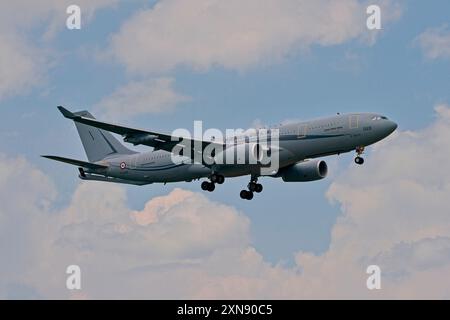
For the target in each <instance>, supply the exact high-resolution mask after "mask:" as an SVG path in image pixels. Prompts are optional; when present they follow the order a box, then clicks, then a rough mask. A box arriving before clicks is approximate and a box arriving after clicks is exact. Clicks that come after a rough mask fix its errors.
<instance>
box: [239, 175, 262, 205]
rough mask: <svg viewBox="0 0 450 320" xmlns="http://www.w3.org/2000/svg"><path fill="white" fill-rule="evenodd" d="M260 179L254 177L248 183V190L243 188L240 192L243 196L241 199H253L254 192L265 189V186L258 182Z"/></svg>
mask: <svg viewBox="0 0 450 320" xmlns="http://www.w3.org/2000/svg"><path fill="white" fill-rule="evenodd" d="M257 182H258V179H256V178H254V179H253V178H252V180H251V181H250V182H249V184H248V186H247V187H248V190H242V191H241V193H240V194H239V195H240V196H241V199H245V200H252V199H253V193H254V192H256V193H260V192H261V191H263V186H262V184H260V183H257Z"/></svg>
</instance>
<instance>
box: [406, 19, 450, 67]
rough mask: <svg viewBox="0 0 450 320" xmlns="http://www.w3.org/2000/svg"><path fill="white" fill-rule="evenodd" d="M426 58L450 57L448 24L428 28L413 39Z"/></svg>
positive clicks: (449, 30)
mask: <svg viewBox="0 0 450 320" xmlns="http://www.w3.org/2000/svg"><path fill="white" fill-rule="evenodd" d="M414 42H415V43H416V44H418V45H419V46H420V48H421V49H422V51H423V53H424V54H425V56H426V57H427V58H428V59H438V58H450V29H449V28H448V26H442V27H439V28H432V29H428V30H426V31H425V32H423V33H421V34H420V35H419V36H418V37H417V38H416V39H415V41H414Z"/></svg>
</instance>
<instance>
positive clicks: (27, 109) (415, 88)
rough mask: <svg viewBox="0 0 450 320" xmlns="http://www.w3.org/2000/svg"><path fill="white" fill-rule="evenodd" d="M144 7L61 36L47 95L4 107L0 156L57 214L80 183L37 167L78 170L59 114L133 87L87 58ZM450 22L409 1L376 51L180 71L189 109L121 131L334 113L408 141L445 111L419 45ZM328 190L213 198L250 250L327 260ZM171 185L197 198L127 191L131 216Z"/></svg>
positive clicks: (76, 150)
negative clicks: (240, 216)
mask: <svg viewBox="0 0 450 320" xmlns="http://www.w3.org/2000/svg"><path fill="white" fill-rule="evenodd" d="M142 6H143V4H142V2H139V1H135V2H133V3H129V2H127V3H121V4H119V5H118V7H117V8H113V9H104V10H102V11H100V12H98V13H97V14H96V16H95V18H94V20H93V21H92V22H91V23H90V24H89V25H87V26H86V27H84V28H83V29H82V30H80V31H69V30H64V31H62V32H61V33H60V34H58V36H57V38H56V39H55V41H54V44H53V49H54V50H55V51H57V59H56V61H55V65H54V66H52V68H51V70H50V72H49V74H48V76H47V77H48V79H47V80H46V81H45V83H44V85H42V86H38V87H36V88H33V89H31V90H30V91H29V92H28V93H26V94H24V95H20V96H16V97H12V98H9V99H6V100H4V101H2V102H1V103H0V104H1V107H2V110H3V115H2V132H3V134H4V135H5V134H6V135H7V136H8V135H11V136H10V137H8V138H7V139H2V141H1V142H0V148H1V150H2V151H3V152H7V153H9V154H21V155H25V156H26V157H27V159H29V160H30V161H31V162H33V163H36V165H37V166H39V167H40V168H42V170H44V172H46V173H47V174H48V175H49V176H51V177H52V178H53V179H54V180H55V181H56V183H57V186H58V188H59V189H60V190H62V192H61V194H60V198H61V199H59V201H60V203H65V202H67V201H68V200H69V198H70V195H71V194H72V192H73V190H74V188H75V186H76V185H77V183H78V179H77V174H76V170H75V169H74V168H71V167H70V166H67V167H66V166H62V165H58V164H55V163H51V162H48V161H46V160H43V159H39V155H40V154H48V153H50V154H58V155H65V156H72V157H76V158H80V159H84V158H85V155H84V152H83V149H82V146H81V143H80V141H79V139H78V135H77V134H76V132H75V130H74V128H73V125H72V123H70V122H68V121H66V120H65V119H63V118H62V117H61V116H60V114H59V113H58V112H57V110H56V108H55V106H56V105H59V104H62V105H65V106H67V107H69V108H72V109H80V108H86V109H90V107H91V106H92V105H94V104H95V103H97V102H98V101H99V100H101V98H102V97H104V96H106V95H108V94H109V93H111V92H112V91H114V89H115V88H116V87H118V86H121V85H124V84H126V82H127V80H128V78H129V76H128V75H127V74H126V71H125V70H124V68H123V67H122V66H120V65H117V64H114V63H110V62H104V63H102V62H97V61H95V60H93V59H90V58H89V57H86V56H83V54H82V53H80V52H81V51H82V50H83V48H87V49H86V50H89V49H101V48H102V47H107V45H108V39H109V37H110V36H111V34H112V33H114V32H117V30H118V29H119V28H120V26H121V24H122V23H123V22H124V21H125V20H126V19H128V18H129V17H130V15H131V14H133V13H134V12H135V11H136V10H139V9H141V8H142ZM147 7H148V5H147ZM449 11H450V4H449V3H448V1H433V4H432V5H431V4H430V3H426V2H423V1H409V2H405V3H404V12H403V14H402V17H401V19H399V20H398V21H395V22H394V23H392V24H390V25H388V26H387V27H385V30H384V31H383V32H382V33H381V35H380V36H379V39H378V40H377V42H376V43H375V44H374V45H373V46H369V47H368V46H366V45H365V44H361V43H359V41H358V40H352V41H350V42H349V43H344V44H342V45H338V46H333V47H320V46H313V47H312V48H310V50H309V52H307V53H306V54H301V53H298V54H293V55H292V56H290V57H289V58H286V59H285V61H283V62H281V63H277V64H274V65H271V66H265V67H261V68H256V69H254V70H249V71H244V72H238V71H233V70H232V71H230V70H225V69H224V68H221V67H220V66H219V67H213V68H212V69H211V70H209V71H207V72H193V71H192V70H186V69H185V68H184V69H183V68H178V69H177V70H175V72H174V73H173V76H174V77H175V78H176V89H177V90H178V91H179V92H181V93H183V94H185V95H188V96H190V97H192V99H191V101H189V102H185V103H182V105H180V106H179V107H178V108H177V110H176V111H175V112H170V113H167V114H156V115H153V114H152V115H143V116H140V117H136V118H134V119H131V120H128V119H127V121H126V122H125V121H122V122H123V123H126V124H129V125H131V126H138V127H142V128H149V129H152V130H161V131H163V132H170V131H172V130H173V129H175V128H179V127H181V128H185V127H186V128H192V126H193V121H194V120H202V121H203V122H204V125H205V126H208V127H211V128H220V129H225V128H247V127H250V126H252V124H253V122H254V121H255V120H256V119H259V120H261V121H262V122H263V123H266V124H276V123H279V122H281V121H283V120H286V119H309V118H314V117H321V116H327V115H330V114H334V113H336V112H342V113H344V112H352V111H374V112H380V113H383V114H386V115H388V116H389V117H391V118H392V119H395V120H396V121H397V122H398V123H399V125H400V129H402V130H405V129H417V128H420V127H422V126H424V125H425V124H427V123H428V122H429V121H430V119H431V117H432V108H433V106H434V105H435V104H436V103H439V102H443V101H449V100H450V91H449V90H448V88H449V87H450V76H449V72H448V67H449V61H448V60H446V61H428V60H426V59H425V58H424V57H423V55H422V53H421V51H420V49H419V48H418V47H417V46H416V45H414V39H415V37H416V36H417V35H418V34H420V33H421V32H422V31H423V30H424V29H426V28H429V27H438V26H441V25H443V24H445V23H448V12H449ZM39 31H40V28H39V27H37V28H36V31H31V33H30V35H29V37H30V38H31V39H32V38H33V37H34V36H36V37H38V34H39ZM346 54H351V55H352V56H354V57H355V59H356V61H354V60H352V59H349V58H348V57H347V58H346ZM119 120H120V119H119ZM119 120H117V121H119ZM349 164H351V155H345V156H341V157H339V159H338V166H339V167H342V166H347V165H349ZM339 167H336V168H335V170H337V171H338V170H339V169H338V168H339ZM335 174H338V172H336V173H335ZM330 182H331V181H330V179H327V180H325V181H321V182H315V183H311V184H283V183H281V181H277V180H271V179H265V180H264V185H265V187H266V188H265V193H264V195H263V196H261V197H258V199H256V200H255V201H252V202H243V201H241V200H240V199H239V197H238V196H237V195H238V191H239V190H240V189H241V188H242V186H244V185H245V184H246V178H242V179H235V180H234V181H227V183H226V184H225V185H224V186H223V187H221V188H220V190H218V191H217V192H215V193H214V194H211V195H210V197H212V198H213V199H215V200H217V201H221V202H224V203H226V204H230V205H233V206H235V207H236V208H238V209H240V210H242V211H244V212H245V213H246V214H248V215H249V217H250V218H251V221H252V239H253V242H254V244H255V246H256V248H257V249H258V250H260V251H261V252H263V253H264V254H265V255H266V256H267V257H269V258H270V260H272V261H278V260H280V259H281V260H289V259H291V258H292V253H293V252H295V251H298V250H308V251H309V250H312V251H314V252H317V253H320V252H323V251H324V250H326V249H327V247H328V243H329V234H330V229H331V227H332V225H333V224H334V222H335V219H336V217H337V215H338V214H339V210H338V208H336V207H335V206H332V205H330V204H329V203H328V201H327V200H326V199H325V197H324V193H325V191H326V189H327V188H328V186H329V184H330ZM176 186H178V187H183V188H187V189H189V190H194V191H197V190H198V189H199V185H198V184H196V183H193V184H185V183H180V184H176V185H173V186H172V185H169V186H162V185H151V186H145V187H141V188H138V187H128V188H127V192H128V195H129V202H130V205H131V206H132V207H133V208H136V209H137V208H140V207H142V206H143V204H144V203H145V202H146V201H147V200H148V199H149V198H151V197H153V196H155V195H162V194H165V193H167V192H168V191H170V190H171V189H172V188H173V187H176ZM275 199H276V201H274V200H275Z"/></svg>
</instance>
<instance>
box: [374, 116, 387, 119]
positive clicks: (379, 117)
mask: <svg viewBox="0 0 450 320" xmlns="http://www.w3.org/2000/svg"><path fill="white" fill-rule="evenodd" d="M387 119H388V118H387V117H385V116H375V117H373V118H372V120H387Z"/></svg>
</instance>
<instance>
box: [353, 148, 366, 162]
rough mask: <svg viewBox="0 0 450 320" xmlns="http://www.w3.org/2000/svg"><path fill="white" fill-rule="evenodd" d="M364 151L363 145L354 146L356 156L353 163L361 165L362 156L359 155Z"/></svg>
mask: <svg viewBox="0 0 450 320" xmlns="http://www.w3.org/2000/svg"><path fill="white" fill-rule="evenodd" d="M363 153H364V147H357V148H356V158H355V163H356V164H359V165H362V164H363V163H364V158H363V157H361V155H362V154H363Z"/></svg>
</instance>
